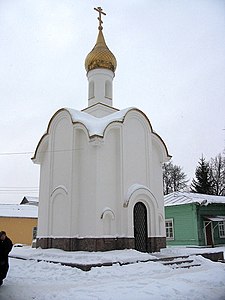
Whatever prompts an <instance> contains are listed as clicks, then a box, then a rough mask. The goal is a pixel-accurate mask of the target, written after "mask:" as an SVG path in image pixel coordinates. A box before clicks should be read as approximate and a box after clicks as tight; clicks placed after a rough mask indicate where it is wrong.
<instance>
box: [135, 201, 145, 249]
mask: <svg viewBox="0 0 225 300" xmlns="http://www.w3.org/2000/svg"><path fill="white" fill-rule="evenodd" d="M147 238H148V229H147V209H146V207H145V205H144V204H143V203H142V202H138V203H136V204H135V206H134V241H135V249H136V250H138V251H142V252H147Z"/></svg>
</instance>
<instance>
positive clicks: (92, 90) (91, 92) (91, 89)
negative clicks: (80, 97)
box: [88, 81, 95, 99]
mask: <svg viewBox="0 0 225 300" xmlns="http://www.w3.org/2000/svg"><path fill="white" fill-rule="evenodd" d="M88 92H89V95H88V99H91V98H94V96H95V86H94V81H90V82H89V91H88Z"/></svg>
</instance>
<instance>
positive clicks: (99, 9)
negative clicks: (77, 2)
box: [94, 7, 106, 30]
mask: <svg viewBox="0 0 225 300" xmlns="http://www.w3.org/2000/svg"><path fill="white" fill-rule="evenodd" d="M94 10H96V11H97V12H98V13H99V16H98V20H99V26H98V29H99V30H102V29H103V27H102V23H103V21H102V15H104V16H106V13H104V12H103V9H102V8H101V7H97V8H94Z"/></svg>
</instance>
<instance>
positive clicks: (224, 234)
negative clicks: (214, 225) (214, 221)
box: [218, 222, 225, 238]
mask: <svg viewBox="0 0 225 300" xmlns="http://www.w3.org/2000/svg"><path fill="white" fill-rule="evenodd" d="M218 227H219V235H220V238H225V222H218Z"/></svg>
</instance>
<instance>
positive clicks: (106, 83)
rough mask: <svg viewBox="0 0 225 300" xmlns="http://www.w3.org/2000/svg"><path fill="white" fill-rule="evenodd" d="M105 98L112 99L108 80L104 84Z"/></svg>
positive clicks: (110, 84)
mask: <svg viewBox="0 0 225 300" xmlns="http://www.w3.org/2000/svg"><path fill="white" fill-rule="evenodd" d="M105 97H106V98H109V99H112V83H111V82H110V81H109V80H106V82H105Z"/></svg>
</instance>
